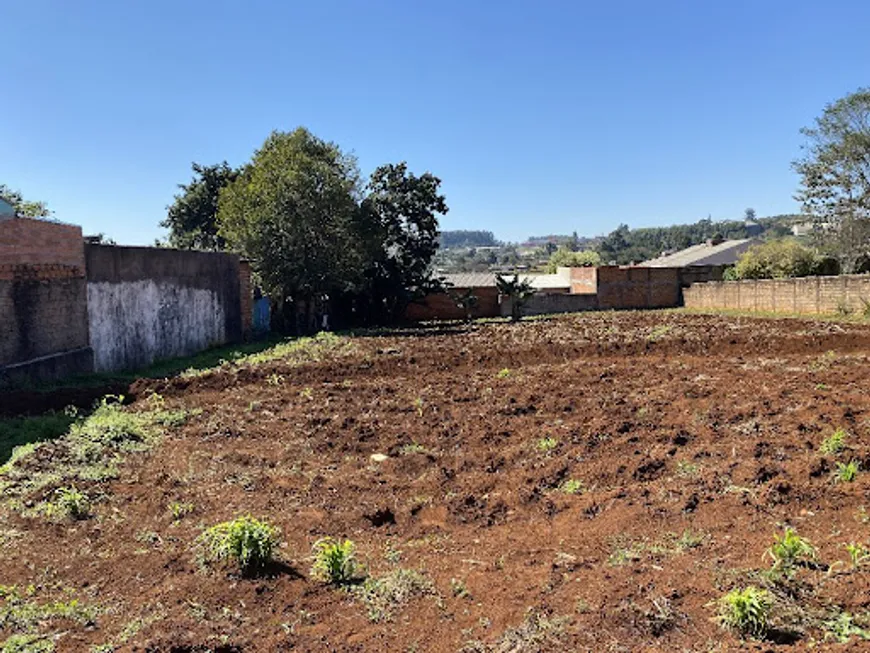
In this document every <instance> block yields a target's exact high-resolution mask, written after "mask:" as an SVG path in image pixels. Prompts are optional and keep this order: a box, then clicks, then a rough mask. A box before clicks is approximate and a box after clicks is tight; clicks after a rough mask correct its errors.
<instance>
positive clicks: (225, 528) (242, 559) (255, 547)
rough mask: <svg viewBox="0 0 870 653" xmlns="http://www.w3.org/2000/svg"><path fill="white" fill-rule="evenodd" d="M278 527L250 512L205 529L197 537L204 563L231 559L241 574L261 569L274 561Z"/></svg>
mask: <svg viewBox="0 0 870 653" xmlns="http://www.w3.org/2000/svg"><path fill="white" fill-rule="evenodd" d="M278 534H279V533H278V530H277V529H276V528H274V527H272V526H271V525H269V524H268V523H266V522H264V521H260V520H257V519H254V518H253V517H251V516H250V515H245V516H244V517H238V518H236V519H233V520H232V521H227V522H223V523H220V524H217V525H215V526H212V527H211V528H209V529H207V530H206V531H205V532H204V533H203V534H202V535H200V536H199V538H198V539H197V543H198V545H199V546H200V548H201V557H200V559H201V560H202V562H203V563H205V564H209V563H215V562H217V563H222V562H227V561H233V562H235V563H236V564H238V566H239V570H240V571H241V572H242V573H243V574H253V573H256V572H257V571H260V570H262V569H263V568H264V567H266V566H267V565H268V564H269V563H270V562H272V560H273V557H272V555H273V552H274V550H275V547H277V546H278Z"/></svg>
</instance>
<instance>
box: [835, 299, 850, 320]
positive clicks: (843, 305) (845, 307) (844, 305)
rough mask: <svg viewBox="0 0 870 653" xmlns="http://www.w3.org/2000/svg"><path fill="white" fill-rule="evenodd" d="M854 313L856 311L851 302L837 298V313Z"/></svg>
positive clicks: (846, 315)
mask: <svg viewBox="0 0 870 653" xmlns="http://www.w3.org/2000/svg"><path fill="white" fill-rule="evenodd" d="M852 313H854V310H852V305H851V304H850V303H849V302H847V301H846V300H845V299H842V298H840V299H838V300H837V315H840V316H842V317H848V316H849V315H851V314H852Z"/></svg>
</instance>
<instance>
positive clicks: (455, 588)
mask: <svg viewBox="0 0 870 653" xmlns="http://www.w3.org/2000/svg"><path fill="white" fill-rule="evenodd" d="M450 591H451V592H453V596H455V597H456V598H458V599H466V598H471V592H469V591H468V586H467V585H466V584H465V581H464V580H461V579H459V578H451V579H450Z"/></svg>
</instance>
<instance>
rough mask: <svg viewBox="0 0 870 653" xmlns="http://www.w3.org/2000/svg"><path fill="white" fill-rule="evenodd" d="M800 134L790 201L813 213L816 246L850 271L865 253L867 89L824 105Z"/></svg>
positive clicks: (869, 160)
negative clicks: (793, 193) (797, 186)
mask: <svg viewBox="0 0 870 653" xmlns="http://www.w3.org/2000/svg"><path fill="white" fill-rule="evenodd" d="M801 133H802V134H803V135H804V136H805V138H806V142H805V143H804V145H803V148H802V149H803V156H802V157H801V158H800V159H798V160H797V161H795V162H794V163H793V166H794V169H795V171H796V172H797V173H798V175H800V180H801V181H800V189H799V191H798V193H797V195H796V196H795V199H797V200H798V201H800V202H801V203H802V204H803V208H804V211H805V212H807V213H808V214H810V215H812V216H813V219H814V221H815V223H816V227H817V229H816V230H815V233H816V236H817V241H818V243H819V244H820V246H821V247H822V248H823V249H824V250H825V251H827V252H830V253H831V254H833V255H835V256H836V257H837V258H838V259H839V260H840V265H841V268H842V270H843V272H844V273H850V272H853V271H854V270H855V268H856V267H857V265H858V263H859V261H860V259H861V258H863V257H865V256H866V255H867V253H868V251H870V88H862V89H859V90H857V91H856V92H854V93H851V94H849V95H847V96H845V97H843V98H841V99H839V100H837V101H836V102H833V103H831V104H828V105H827V106H826V107H825V109H824V111H823V112H822V115H821V116H819V117H818V118H817V119H816V121H815V125H814V126H812V127H808V128H805V129H803V130H801Z"/></svg>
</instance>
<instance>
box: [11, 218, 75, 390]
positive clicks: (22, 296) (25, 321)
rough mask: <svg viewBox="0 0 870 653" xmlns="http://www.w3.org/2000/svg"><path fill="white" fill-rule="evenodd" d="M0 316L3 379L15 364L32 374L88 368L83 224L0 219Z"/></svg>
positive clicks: (25, 372) (43, 376)
mask: <svg viewBox="0 0 870 653" xmlns="http://www.w3.org/2000/svg"><path fill="white" fill-rule="evenodd" d="M0 316H2V318H0V380H5V379H6V378H7V377H11V376H12V374H11V372H10V370H11V369H12V368H15V370H16V375H18V374H21V375H22V376H26V377H29V378H48V377H47V376H46V375H45V374H43V373H44V372H59V371H63V372H64V373H75V372H86V371H89V370H90V368H91V359H90V351H89V350H88V319H87V286H86V281H85V264H84V245H83V242H82V232H81V229H80V228H79V227H74V226H70V225H65V224H58V223H55V222H47V221H42V220H31V219H27V218H16V219H12V220H4V221H2V222H0ZM46 359H49V360H48V362H46ZM52 359H53V360H52ZM62 359H68V361H70V362H69V363H64V362H63V360H62ZM48 376H50V374H49V375H48Z"/></svg>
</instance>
